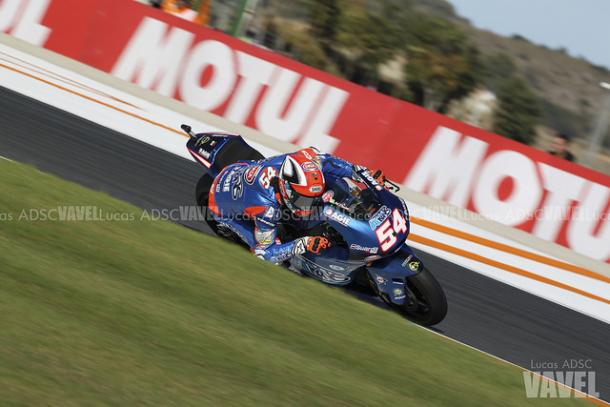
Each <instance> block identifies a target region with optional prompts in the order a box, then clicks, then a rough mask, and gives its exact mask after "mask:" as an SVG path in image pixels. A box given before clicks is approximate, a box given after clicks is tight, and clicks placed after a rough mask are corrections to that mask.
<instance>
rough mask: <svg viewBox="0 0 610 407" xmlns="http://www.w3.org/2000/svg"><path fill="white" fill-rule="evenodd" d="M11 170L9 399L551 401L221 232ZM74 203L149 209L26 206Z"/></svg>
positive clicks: (5, 201) (6, 253)
mask: <svg viewBox="0 0 610 407" xmlns="http://www.w3.org/2000/svg"><path fill="white" fill-rule="evenodd" d="M0 186H1V191H2V194H1V196H0V218H2V219H4V220H2V221H0V404H2V405H32V406H38V405H57V406H71V405H87V406H91V405H134V404H138V405H140V404H141V405H146V404H147V405H155V406H158V405H163V406H165V405H196V406H201V405H219V404H222V405H235V406H243V405H265V406H267V405H278V406H286V405H305V406H322V405H332V406H338V405H350V406H357V405H385V404H387V405H395V406H404V405H416V406H423V405H446V406H455V405H480V406H489V405H515V406H520V405H522V404H524V403H526V402H534V403H536V402H538V403H540V402H543V403H544V400H528V399H526V398H525V391H524V386H523V379H522V373H521V370H520V369H517V368H515V367H512V366H508V365H505V364H503V363H501V362H499V361H496V360H494V359H491V358H489V357H487V356H485V355H483V354H481V353H478V352H476V351H473V350H471V349H468V348H466V347H464V346H461V345H459V344H456V343H453V342H450V341H448V340H445V339H443V338H440V337H438V336H436V335H434V334H432V333H429V332H427V331H425V330H423V329H421V328H419V327H416V326H414V325H413V324H411V323H409V322H408V321H405V320H404V319H402V318H401V317H400V316H398V315H395V314H394V313H392V312H388V311H384V310H380V309H378V308H376V307H374V306H371V305H369V304H366V303H363V302H360V301H358V300H356V299H354V298H352V297H350V296H348V295H347V294H345V293H344V292H342V291H341V290H339V289H333V288H330V287H326V286H323V285H322V284H320V283H316V282H315V281H311V280H308V279H304V278H301V277H298V276H296V275H294V274H292V273H290V272H288V271H286V270H284V269H281V268H278V267H275V266H271V265H268V264H266V263H264V262H262V261H260V260H258V259H256V258H254V257H253V256H252V255H250V254H249V253H247V252H245V251H243V250H239V249H237V248H236V247H234V246H232V245H230V244H227V243H225V242H223V241H220V240H219V239H215V238H212V237H210V236H205V235H202V234H199V233H196V232H194V231H191V230H188V229H185V228H183V227H180V226H177V225H174V224H171V223H169V222H161V221H151V220H140V215H141V210H139V209H137V208H136V207H133V206H131V205H128V204H126V203H123V202H121V201H118V200H116V199H112V198H110V197H108V196H107V195H105V194H102V193H99V192H94V191H90V190H87V189H84V188H81V187H79V186H77V185H74V184H71V183H68V182H65V181H62V180H59V179H57V178H55V177H52V176H49V175H46V174H44V173H41V172H38V171H36V170H34V169H32V168H30V167H27V166H24V165H21V164H17V163H10V162H7V161H3V160H0ZM71 204H76V205H97V206H98V207H100V208H102V210H103V211H104V213H122V214H130V216H132V217H134V218H135V219H136V220H134V221H103V222H82V221H81V222H59V221H25V220H23V219H22V220H19V217H20V216H21V214H22V210H23V209H26V210H27V209H30V208H47V209H50V208H55V207H57V206H58V205H71ZM9 214H10V215H11V216H12V217H13V219H12V220H6V218H7V217H8V216H9ZM124 216H126V215H124ZM553 402H556V400H554V401H553ZM566 402H570V400H568V401H566ZM571 402H574V400H571Z"/></svg>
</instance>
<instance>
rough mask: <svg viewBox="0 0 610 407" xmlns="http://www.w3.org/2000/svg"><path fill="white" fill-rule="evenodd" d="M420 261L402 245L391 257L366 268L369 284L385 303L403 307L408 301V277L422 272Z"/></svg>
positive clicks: (422, 266)
mask: <svg viewBox="0 0 610 407" xmlns="http://www.w3.org/2000/svg"><path fill="white" fill-rule="evenodd" d="M423 268H424V265H423V263H422V261H421V260H420V259H419V258H418V257H417V256H415V254H414V253H413V251H412V250H411V248H410V247H409V246H407V245H406V244H404V245H403V246H402V247H401V248H400V249H399V250H398V251H397V252H396V253H394V255H393V256H391V257H388V258H385V259H381V260H378V261H376V262H374V263H373V264H372V265H370V266H367V270H368V274H369V279H370V281H371V284H372V285H373V286H374V287H375V288H376V291H377V293H378V294H379V296H380V297H381V298H382V299H383V300H384V301H386V302H388V303H391V304H395V305H404V304H405V302H407V301H408V299H407V295H408V288H407V287H406V286H405V283H406V280H407V278H408V277H411V276H414V275H416V274H417V273H419V272H420V271H421V270H423Z"/></svg>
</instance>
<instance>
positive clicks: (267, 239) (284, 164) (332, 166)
mask: <svg viewBox="0 0 610 407" xmlns="http://www.w3.org/2000/svg"><path fill="white" fill-rule="evenodd" d="M358 168H359V169H361V170H366V169H364V168H363V167H356V166H354V165H353V164H351V163H349V162H347V161H345V160H342V159H340V158H337V157H333V156H331V155H329V154H321V153H319V152H318V151H317V150H316V149H314V148H304V149H302V150H299V151H296V152H294V153H291V154H283V155H278V156H275V157H270V158H267V159H264V160H260V161H245V162H237V163H235V164H232V165H229V166H227V167H225V168H224V169H223V170H222V171H221V173H220V174H219V175H218V176H217V177H216V179H215V180H214V183H213V184H212V187H211V188H210V193H209V202H208V208H209V210H210V211H211V212H212V214H213V216H214V218H215V220H216V221H217V222H218V229H219V230H220V231H223V230H224V231H226V230H230V231H231V232H233V233H234V234H236V235H237V236H239V238H240V239H241V240H243V241H244V242H245V243H246V244H247V245H248V246H249V247H250V249H251V250H252V251H253V252H254V254H255V255H256V256H258V257H260V258H262V259H264V260H267V261H270V262H273V263H275V264H279V263H282V262H283V261H286V260H288V259H290V258H291V257H292V256H294V255H295V254H304V253H305V252H307V251H308V252H311V253H316V254H317V253H319V252H320V251H321V250H324V249H326V248H328V247H329V246H330V242H329V240H328V239H327V238H325V237H324V236H305V237H300V238H297V239H295V240H291V241H288V242H283V241H281V240H280V238H279V236H278V223H279V221H280V219H281V217H282V214H283V213H285V212H284V211H287V212H288V213H290V214H291V215H292V219H294V220H296V222H297V223H298V222H299V221H302V222H303V223H304V224H306V222H307V221H306V219H307V217H308V216H309V215H311V214H313V211H314V209H315V207H316V205H317V204H318V203H319V202H320V201H321V199H322V195H323V194H324V192H325V190H326V187H327V186H332V185H333V183H334V182H335V180H337V179H339V178H343V177H349V178H352V177H353V176H354V173H355V170H356V169H358ZM367 171H368V170H367ZM375 179H377V180H378V182H379V181H382V180H383V175H382V173H381V171H377V172H376V173H375ZM380 183H382V182H380Z"/></svg>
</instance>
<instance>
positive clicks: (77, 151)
mask: <svg viewBox="0 0 610 407" xmlns="http://www.w3.org/2000/svg"><path fill="white" fill-rule="evenodd" d="M178 126H179V123H176V127H178ZM185 141H186V140H185ZM0 155H2V156H4V157H7V158H10V159H13V160H16V161H20V162H24V163H29V164H33V165H34V166H36V167H37V168H39V169H41V170H43V171H46V172H49V173H52V174H56V175H58V176H60V177H62V178H65V179H67V180H71V181H74V182H77V183H79V184H81V185H83V186H86V187H89V188H92V189H95V190H100V191H105V192H107V193H108V194H110V195H112V196H114V197H116V198H119V199H123V200H125V201H128V202H131V203H133V204H135V205H137V206H139V207H141V208H144V209H173V208H177V207H178V206H180V205H192V204H193V198H194V193H193V192H194V186H195V183H196V181H197V179H198V177H199V175H200V172H201V170H200V167H199V166H198V165H197V164H195V163H192V162H190V161H187V160H185V159H183V158H180V157H177V156H175V155H172V154H170V153H167V152H165V151H162V150H159V149H157V148H155V147H152V146H150V145H148V144H145V143H142V142H139V141H137V140H134V139H132V138H130V137H127V136H125V135H122V134H120V133H117V132H115V131H112V130H109V129H107V128H105V127H102V126H100V125H98V124H95V123H92V122H89V121H87V120H84V119H81V118H79V117H76V116H74V115H71V114H69V113H66V112H64V111H61V110H58V109H56V108H53V107H51V106H48V105H45V104H42V103H40V102H38V101H36V100H34V99H30V98H27V97H25V96H23V95H20V94H17V93H14V92H12V91H10V90H7V89H5V88H2V87H0ZM0 209H1V208H0ZM188 226H189V227H194V228H197V229H200V230H202V231H204V232H205V231H206V230H207V229H206V228H205V226H203V225H201V224H198V223H195V222H192V223H189V224H188ZM420 255H421V258H422V260H424V262H425V263H426V265H427V266H428V268H429V269H431V270H432V272H433V273H434V274H435V276H436V277H437V278H438V280H439V281H440V283H441V285H442V286H443V287H444V289H445V291H446V293H447V298H448V301H449V314H448V315H447V318H446V319H445V320H444V321H443V322H442V323H441V324H439V325H438V326H437V327H436V328H437V330H438V331H439V332H441V333H443V334H444V335H447V336H449V337H451V338H454V339H457V340H459V341H461V342H464V343H466V344H469V345H471V346H473V347H476V348H478V349H481V350H483V351H485V352H488V353H491V354H493V355H496V356H499V357H501V358H503V359H506V360H508V361H511V362H513V363H516V364H519V365H521V366H523V367H526V368H531V367H532V364H534V368H533V369H532V370H542V369H537V368H535V367H536V366H537V364H538V366H539V364H540V363H547V364H548V363H558V364H559V365H560V366H561V365H562V364H563V362H564V361H565V360H571V359H584V360H589V359H590V360H591V363H592V366H593V370H595V371H596V375H597V380H596V384H597V391H598V392H600V393H601V398H603V399H605V400H610V343H609V342H608V341H609V338H610V325H607V324H605V323H603V322H601V321H598V320H596V319H593V318H590V317H587V316H584V315H582V314H580V313H577V312H575V311H572V310H570V309H567V308H565V307H562V306H560V305H557V304H554V303H552V302H549V301H546V300H544V299H541V298H539V297H536V296H533V295H530V294H528V293H525V292H523V291H520V290H518V289H516V288H513V287H510V286H508V285H505V284H502V283H500V282H498V281H496V280H493V279H490V278H487V277H485V276H482V275H480V274H477V273H475V272H473V271H470V270H468V269H465V268H463V267H460V266H457V265H455V264H453V263H450V262H447V261H445V260H443V259H440V258H437V257H434V256H431V255H428V254H426V253H420ZM524 394H525V393H524Z"/></svg>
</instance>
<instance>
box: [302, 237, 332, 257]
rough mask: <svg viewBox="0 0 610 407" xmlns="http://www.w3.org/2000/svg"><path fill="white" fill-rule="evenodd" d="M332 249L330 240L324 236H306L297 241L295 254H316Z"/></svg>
mask: <svg viewBox="0 0 610 407" xmlns="http://www.w3.org/2000/svg"><path fill="white" fill-rule="evenodd" d="M329 247H330V240H328V239H327V238H325V237H324V236H305V237H301V238H299V239H297V240H296V242H295V245H294V254H304V253H305V252H310V253H314V254H318V253H320V251H322V250H324V249H327V248H329Z"/></svg>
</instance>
